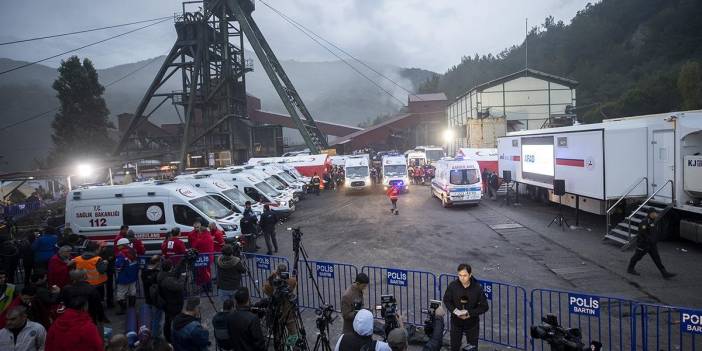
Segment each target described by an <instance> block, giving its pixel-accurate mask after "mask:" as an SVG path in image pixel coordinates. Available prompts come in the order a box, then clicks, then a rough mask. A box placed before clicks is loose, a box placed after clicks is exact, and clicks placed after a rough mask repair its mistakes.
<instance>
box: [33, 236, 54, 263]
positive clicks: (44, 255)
mask: <svg viewBox="0 0 702 351" xmlns="http://www.w3.org/2000/svg"><path fill="white" fill-rule="evenodd" d="M56 242H58V235H56V229H54V228H51V227H47V228H45V229H44V233H42V234H41V235H40V236H39V237H38V238H37V239H36V240H34V242H33V243H32V252H33V253H34V264H35V266H36V267H41V268H44V269H46V268H47V267H48V265H49V259H51V256H53V255H55V254H56V251H57V248H56Z"/></svg>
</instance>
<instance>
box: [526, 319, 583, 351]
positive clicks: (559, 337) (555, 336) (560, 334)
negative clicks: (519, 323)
mask: <svg viewBox="0 0 702 351" xmlns="http://www.w3.org/2000/svg"><path fill="white" fill-rule="evenodd" d="M541 321H542V322H543V324H542V325H532V326H531V337H532V338H533V339H541V340H543V341H545V342H547V343H548V344H549V346H551V350H557V351H581V350H590V347H589V346H585V344H583V342H582V340H581V339H582V333H581V332H580V329H578V328H568V329H566V328H563V327H562V326H561V325H560V324H558V317H556V315H554V314H547V315H546V317H541Z"/></svg>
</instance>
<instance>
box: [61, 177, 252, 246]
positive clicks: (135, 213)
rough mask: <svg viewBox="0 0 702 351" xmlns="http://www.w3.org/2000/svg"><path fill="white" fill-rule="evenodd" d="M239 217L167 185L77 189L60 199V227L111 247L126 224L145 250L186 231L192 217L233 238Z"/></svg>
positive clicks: (194, 191)
mask: <svg viewBox="0 0 702 351" xmlns="http://www.w3.org/2000/svg"><path fill="white" fill-rule="evenodd" d="M240 218H241V216H237V215H236V214H235V213H234V212H233V211H231V210H229V209H228V208H226V207H224V206H222V204H220V203H219V202H218V201H217V200H215V199H213V198H212V197H210V196H208V195H207V194H205V193H204V192H201V191H199V190H197V189H195V188H193V187H191V186H190V185H187V184H178V183H174V182H170V181H152V182H146V183H132V184H128V185H112V186H95V187H87V188H80V189H75V190H73V191H71V192H70V193H69V194H68V196H67V198H66V227H68V228H71V230H72V231H73V233H75V234H78V235H85V236H86V237H88V239H91V240H108V243H109V244H111V243H112V239H114V238H115V235H116V234H117V232H119V228H120V227H121V226H122V225H128V226H129V229H131V230H133V231H134V233H135V234H136V237H137V238H139V239H143V240H144V244H145V246H146V248H147V249H148V250H158V249H159V248H160V245H161V242H162V240H163V237H164V236H165V235H166V232H168V231H170V230H171V229H173V228H176V227H177V228H180V231H181V232H188V231H192V230H193V227H192V224H193V222H194V221H195V220H196V219H201V220H202V221H203V223H202V224H203V225H207V224H208V223H209V222H215V223H217V225H219V226H220V227H221V229H222V230H223V231H224V232H225V234H226V236H227V237H229V238H231V237H236V236H238V235H239V234H241V231H240V229H239V220H240Z"/></svg>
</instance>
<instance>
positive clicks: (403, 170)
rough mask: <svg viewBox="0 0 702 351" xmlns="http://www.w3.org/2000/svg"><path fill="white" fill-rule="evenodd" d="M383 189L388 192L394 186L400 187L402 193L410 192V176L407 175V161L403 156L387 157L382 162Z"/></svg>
mask: <svg viewBox="0 0 702 351" xmlns="http://www.w3.org/2000/svg"><path fill="white" fill-rule="evenodd" d="M382 167H383V168H382V172H383V188H384V189H385V190H388V188H390V187H391V186H393V185H397V186H399V187H400V191H409V176H408V175H407V161H406V160H405V157H404V156H401V155H385V156H383V161H382Z"/></svg>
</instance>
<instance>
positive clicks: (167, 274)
mask: <svg viewBox="0 0 702 351" xmlns="http://www.w3.org/2000/svg"><path fill="white" fill-rule="evenodd" d="M156 281H157V286H158V290H157V291H158V293H157V294H156V296H155V298H156V300H157V305H158V307H159V308H160V309H161V310H162V311H163V313H164V315H165V318H164V323H163V336H164V337H165V338H166V341H168V342H171V330H172V327H171V326H172V321H173V319H174V318H175V316H176V315H177V314H178V313H180V310H181V309H182V308H183V300H184V298H185V290H184V286H185V271H184V265H183V264H182V262H181V263H180V264H178V266H176V267H175V268H174V267H173V262H171V260H168V259H167V260H165V261H163V263H162V264H161V272H159V273H158V276H157V277H156Z"/></svg>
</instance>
